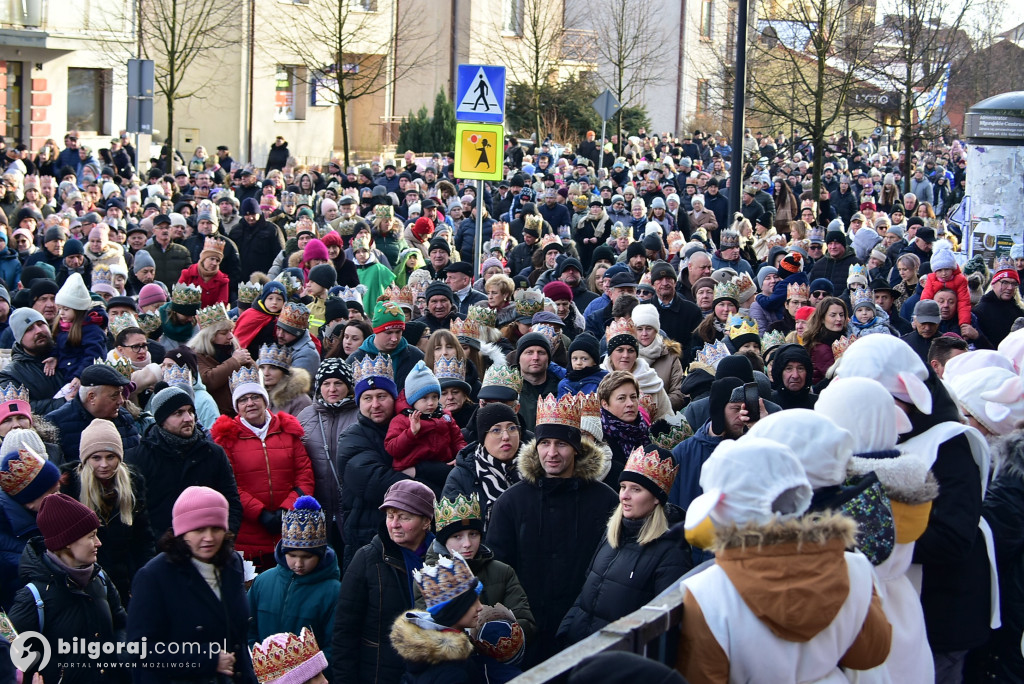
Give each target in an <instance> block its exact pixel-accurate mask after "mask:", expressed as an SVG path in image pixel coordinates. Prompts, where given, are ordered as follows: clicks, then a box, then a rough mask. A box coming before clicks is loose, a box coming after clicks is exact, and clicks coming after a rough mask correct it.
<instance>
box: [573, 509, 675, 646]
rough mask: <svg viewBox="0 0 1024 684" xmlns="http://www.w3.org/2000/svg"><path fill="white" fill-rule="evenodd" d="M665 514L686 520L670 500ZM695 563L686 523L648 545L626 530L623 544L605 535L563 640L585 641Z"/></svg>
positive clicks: (670, 521) (626, 613)
mask: <svg viewBox="0 0 1024 684" xmlns="http://www.w3.org/2000/svg"><path fill="white" fill-rule="evenodd" d="M665 513H666V515H667V517H668V520H669V524H670V525H673V524H675V523H679V522H682V521H683V517H684V513H683V511H682V509H680V508H679V507H678V506H674V505H672V504H666V510H665ZM692 567H693V561H692V559H691V552H690V545H689V544H687V543H686V539H684V538H683V534H682V526H681V525H680V526H678V528H677V529H675V530H669V531H667V532H665V534H663V535H662V536H661V537H660V538H659V539H658V540H657V541H654V542H651V543H650V544H646V545H644V546H641V545H640V544H638V543H637V541H636V538H635V537H632V538H628V539H627V538H626V535H625V533H623V534H621V535H620V543H619V548H617V549H613V548H612V547H611V545H610V544H609V543H608V539H607V538H605V540H604V541H603V542H602V543H601V546H600V548H599V549H598V550H597V553H595V554H594V558H593V560H591V561H590V568H589V570H587V580H586V582H585V583H584V584H583V591H581V592H580V595H579V596H578V597H577V598H576V602H575V603H574V604H573V606H572V608H570V609H569V612H568V613H566V615H565V618H564V619H563V620H562V625H561V627H560V628H559V630H558V637H559V640H560V641H561V642H562V643H563V644H565V645H569V644H575V643H576V642H578V641H582V640H583V639H585V638H587V637H588V636H590V635H591V634H593V633H594V632H596V631H597V630H599V629H601V628H602V627H604V626H605V625H607V624H609V623H611V622H615V621H616V620H618V619H619V618H621V617H625V616H626V615H629V614H630V613H632V612H633V611H635V610H638V609H639V608H640V607H641V606H643V605H644V604H646V603H647V602H648V601H651V600H652V599H654V597H655V596H657V595H658V594H660V593H661V592H663V591H665V589H668V587H669V586H670V585H671V584H672V583H673V582H675V581H677V580H678V579H679V578H680V577H682V576H683V575H684V574H686V573H687V572H689V571H690V569H691V568H692Z"/></svg>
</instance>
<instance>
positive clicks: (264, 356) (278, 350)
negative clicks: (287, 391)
mask: <svg viewBox="0 0 1024 684" xmlns="http://www.w3.org/2000/svg"><path fill="white" fill-rule="evenodd" d="M256 365H258V366H277V367H278V368H284V369H285V370H288V368H289V367H291V365H292V350H291V349H289V348H288V347H280V346H278V345H276V344H264V345H262V346H261V347H260V356H259V360H258V361H257V362H256Z"/></svg>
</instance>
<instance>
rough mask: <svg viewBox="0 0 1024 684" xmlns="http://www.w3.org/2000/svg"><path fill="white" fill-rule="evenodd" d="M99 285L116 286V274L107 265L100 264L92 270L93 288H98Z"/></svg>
mask: <svg viewBox="0 0 1024 684" xmlns="http://www.w3.org/2000/svg"><path fill="white" fill-rule="evenodd" d="M97 285H109V286H110V287H113V286H114V274H113V273H111V271H110V267H109V266H107V265H106V264H99V265H98V266H96V267H95V268H93V269H92V286H93V287H96V286H97Z"/></svg>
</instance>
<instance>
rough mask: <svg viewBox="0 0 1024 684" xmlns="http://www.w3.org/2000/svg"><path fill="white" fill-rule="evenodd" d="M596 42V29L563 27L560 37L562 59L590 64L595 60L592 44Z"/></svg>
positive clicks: (595, 54) (595, 55)
mask: <svg viewBox="0 0 1024 684" xmlns="http://www.w3.org/2000/svg"><path fill="white" fill-rule="evenodd" d="M596 43H597V31H585V30H582V29H565V35H564V36H563V38H562V61H564V62H576V63H582V64H592V63H594V62H596V61H597V53H596V50H595V49H594V45H595V44H596Z"/></svg>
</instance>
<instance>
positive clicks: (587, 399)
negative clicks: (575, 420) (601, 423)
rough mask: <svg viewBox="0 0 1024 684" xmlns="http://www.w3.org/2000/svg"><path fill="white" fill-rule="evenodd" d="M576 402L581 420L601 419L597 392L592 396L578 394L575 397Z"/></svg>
mask: <svg viewBox="0 0 1024 684" xmlns="http://www.w3.org/2000/svg"><path fill="white" fill-rule="evenodd" d="M576 401H577V402H578V403H579V405H580V419H583V418H597V419H599V420H600V418H601V400H600V399H598V398H597V392H594V393H593V394H584V393H583V392H580V393H579V394H577V395H576Z"/></svg>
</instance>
